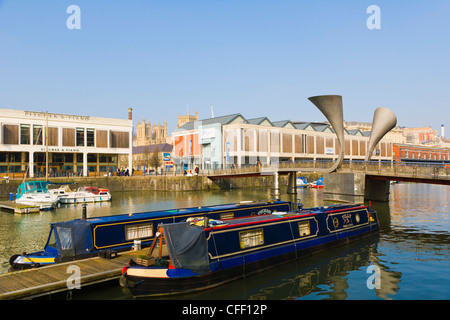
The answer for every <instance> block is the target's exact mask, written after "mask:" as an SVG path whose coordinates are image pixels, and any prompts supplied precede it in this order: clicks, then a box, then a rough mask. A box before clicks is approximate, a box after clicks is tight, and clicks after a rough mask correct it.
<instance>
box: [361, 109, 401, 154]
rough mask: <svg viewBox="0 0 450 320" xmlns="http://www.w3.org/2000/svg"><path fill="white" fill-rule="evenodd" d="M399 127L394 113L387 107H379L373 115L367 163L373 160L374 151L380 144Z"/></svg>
mask: <svg viewBox="0 0 450 320" xmlns="http://www.w3.org/2000/svg"><path fill="white" fill-rule="evenodd" d="M396 125H397V117H396V116H395V114H394V112H392V111H391V110H389V109H388V108H385V107H379V108H377V109H376V110H375V112H374V114H373V121H372V130H371V132H370V137H369V145H368V147H367V154H366V161H369V160H370V159H371V158H372V153H373V149H375V146H376V145H377V144H378V142H379V141H380V140H381V139H382V138H383V137H384V136H385V135H386V133H388V132H389V131H391V130H392V129H393V128H394V127H395V126H396Z"/></svg>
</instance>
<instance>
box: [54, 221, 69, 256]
mask: <svg viewBox="0 0 450 320" xmlns="http://www.w3.org/2000/svg"><path fill="white" fill-rule="evenodd" d="M56 229H57V232H58V237H59V242H60V244H61V249H62V250H69V249H72V230H71V229H70V228H63V227H56Z"/></svg>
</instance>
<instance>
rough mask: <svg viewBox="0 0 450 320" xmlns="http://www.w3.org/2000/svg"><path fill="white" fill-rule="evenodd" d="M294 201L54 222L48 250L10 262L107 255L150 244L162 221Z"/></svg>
mask: <svg viewBox="0 0 450 320" xmlns="http://www.w3.org/2000/svg"><path fill="white" fill-rule="evenodd" d="M294 205H296V204H293V203H291V202H287V201H280V200H267V201H250V202H247V201H245V202H242V203H232V204H222V205H213V206H204V207H194V208H182V209H174V210H164V211H151V212H141V213H134V214H130V215H128V214H122V215H114V216H105V217H96V218H87V219H75V220H72V221H67V222H57V223H51V224H50V233H49V236H48V240H47V243H46V245H45V247H44V250H42V251H37V252H32V253H23V254H16V255H13V256H12V257H11V258H10V260H9V262H10V265H11V266H12V267H13V268H14V269H25V268H32V267H39V266H43V265H50V264H54V263H59V262H65V261H71V260H78V259H84V258H89V257H93V256H99V255H107V254H109V253H110V252H114V251H117V252H120V251H126V250H130V249H131V248H132V246H133V245H134V241H135V240H137V241H140V243H141V246H142V247H145V246H147V245H150V244H151V242H152V240H153V238H154V236H155V233H156V231H157V229H158V225H159V224H160V223H173V222H178V221H183V220H186V219H187V218H188V217H204V218H207V219H225V218H233V217H242V216H251V215H264V214H270V213H272V212H276V211H288V210H291V206H294Z"/></svg>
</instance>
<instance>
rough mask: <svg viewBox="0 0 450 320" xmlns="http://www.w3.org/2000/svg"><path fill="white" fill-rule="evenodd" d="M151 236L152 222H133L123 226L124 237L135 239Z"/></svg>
mask: <svg viewBox="0 0 450 320" xmlns="http://www.w3.org/2000/svg"><path fill="white" fill-rule="evenodd" d="M152 236H153V224H152V223H148V224H135V225H131V226H125V239H126V240H135V239H142V238H149V237H152Z"/></svg>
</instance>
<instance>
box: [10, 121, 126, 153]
mask: <svg viewBox="0 0 450 320" xmlns="http://www.w3.org/2000/svg"><path fill="white" fill-rule="evenodd" d="M58 132H59V128H55V127H49V128H48V141H47V142H48V145H49V146H58V144H59V143H58ZM61 132H62V146H64V147H95V146H97V147H99V148H107V147H108V131H106V130H95V129H93V128H61ZM2 137H3V139H2V140H3V141H2V142H3V144H20V145H44V141H45V140H44V139H45V128H44V127H43V126H42V125H30V124H20V125H16V124H3V125H2ZM129 146H130V143H129V133H128V132H119V131H109V147H110V148H129Z"/></svg>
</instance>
